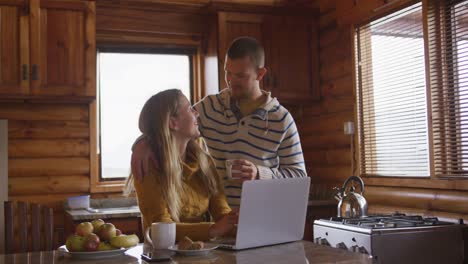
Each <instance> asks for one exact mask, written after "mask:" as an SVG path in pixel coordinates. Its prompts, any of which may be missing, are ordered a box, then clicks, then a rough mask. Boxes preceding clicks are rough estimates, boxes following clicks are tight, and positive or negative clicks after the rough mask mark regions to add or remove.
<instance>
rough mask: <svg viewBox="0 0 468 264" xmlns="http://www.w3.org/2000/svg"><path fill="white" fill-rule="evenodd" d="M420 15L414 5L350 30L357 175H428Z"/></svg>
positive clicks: (416, 5) (427, 143) (424, 83)
mask: <svg viewBox="0 0 468 264" xmlns="http://www.w3.org/2000/svg"><path fill="white" fill-rule="evenodd" d="M422 13H423V12H422V6H421V3H417V4H415V5H412V6H409V7H407V8H404V9H402V10H400V11H398V12H395V13H392V14H390V15H387V16H385V17H383V18H381V19H378V20H375V21H373V22H370V23H367V24H363V25H360V26H358V27H356V32H355V42H356V43H355V44H356V45H355V47H356V50H355V52H356V61H357V65H356V66H357V69H356V73H357V89H358V90H357V94H358V96H357V97H358V101H357V104H358V135H359V153H360V170H361V175H362V176H407V177H425V176H426V177H427V176H429V175H430V162H429V135H428V125H427V109H428V106H427V88H426V78H425V70H426V68H425V67H426V66H425V57H424V36H423V18H422V17H423V16H422ZM467 103H468V101H467ZM467 121H468V118H467ZM467 130H468V123H467ZM467 154H468V148H467Z"/></svg>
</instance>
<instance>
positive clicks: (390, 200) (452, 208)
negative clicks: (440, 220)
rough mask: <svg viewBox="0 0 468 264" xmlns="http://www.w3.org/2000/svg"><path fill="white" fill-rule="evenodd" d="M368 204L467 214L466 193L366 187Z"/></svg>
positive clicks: (467, 195) (467, 202) (467, 196)
mask: <svg viewBox="0 0 468 264" xmlns="http://www.w3.org/2000/svg"><path fill="white" fill-rule="evenodd" d="M365 197H366V199H367V200H368V202H369V203H375V204H385V205H388V206H400V207H407V208H417V209H424V210H431V211H445V212H451V213H463V214H468V192H463V191H451V190H437V189H416V188H404V187H376V186H367V187H366V192H365Z"/></svg>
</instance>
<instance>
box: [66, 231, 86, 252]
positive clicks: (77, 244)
mask: <svg viewBox="0 0 468 264" xmlns="http://www.w3.org/2000/svg"><path fill="white" fill-rule="evenodd" d="M84 243H85V239H84V237H82V236H78V235H71V236H69V237H68V238H67V241H66V243H65V246H66V247H67V249H68V251H70V252H79V251H84Z"/></svg>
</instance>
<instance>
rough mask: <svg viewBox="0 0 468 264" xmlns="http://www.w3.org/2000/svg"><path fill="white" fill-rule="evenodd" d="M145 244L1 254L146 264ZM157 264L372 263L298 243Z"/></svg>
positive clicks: (30, 259) (14, 258)
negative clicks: (117, 252)
mask: <svg viewBox="0 0 468 264" xmlns="http://www.w3.org/2000/svg"><path fill="white" fill-rule="evenodd" d="M142 251H143V246H142V244H140V245H138V246H137V247H135V248H132V249H130V250H128V251H127V252H126V254H125V255H123V256H118V257H113V258H105V259H100V260H88V261H86V260H75V259H72V258H70V257H69V256H65V257H64V256H61V254H59V252H58V251H45V252H35V253H23V254H11V255H0V263H2V264H3V263H5V264H10V263H11V264H17V263H18V264H19V263H37V264H46V263H47V264H56V263H82V264H83V263H96V264H99V263H112V264H130V263H146V262H145V261H143V260H141V258H140V255H141V253H142ZM157 263H174V264H175V263H178V264H189V263H190V264H192V263H200V264H201V263H207V264H208V263H221V264H231V263H232V264H240V263H242V264H248V263H275V264H281V263H284V264H307V263H372V259H370V258H369V256H368V255H364V254H360V253H352V252H348V251H346V250H342V249H336V248H332V247H329V246H322V245H317V244H314V243H312V242H309V241H298V242H293V243H286V244H281V245H275V246H269V247H261V248H255V249H248V250H242V251H237V252H236V251H228V250H220V249H217V250H214V251H213V252H211V253H210V254H208V255H207V256H193V257H187V256H179V255H175V256H173V260H172V261H165V262H157Z"/></svg>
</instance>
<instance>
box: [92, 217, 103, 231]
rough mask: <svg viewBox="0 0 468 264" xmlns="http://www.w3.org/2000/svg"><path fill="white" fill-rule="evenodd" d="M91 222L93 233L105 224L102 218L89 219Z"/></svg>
mask: <svg viewBox="0 0 468 264" xmlns="http://www.w3.org/2000/svg"><path fill="white" fill-rule="evenodd" d="M91 224H92V225H93V227H94V233H97V232H98V231H99V228H100V227H101V226H102V225H103V224H105V222H104V220H102V219H94V220H93V221H91Z"/></svg>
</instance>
